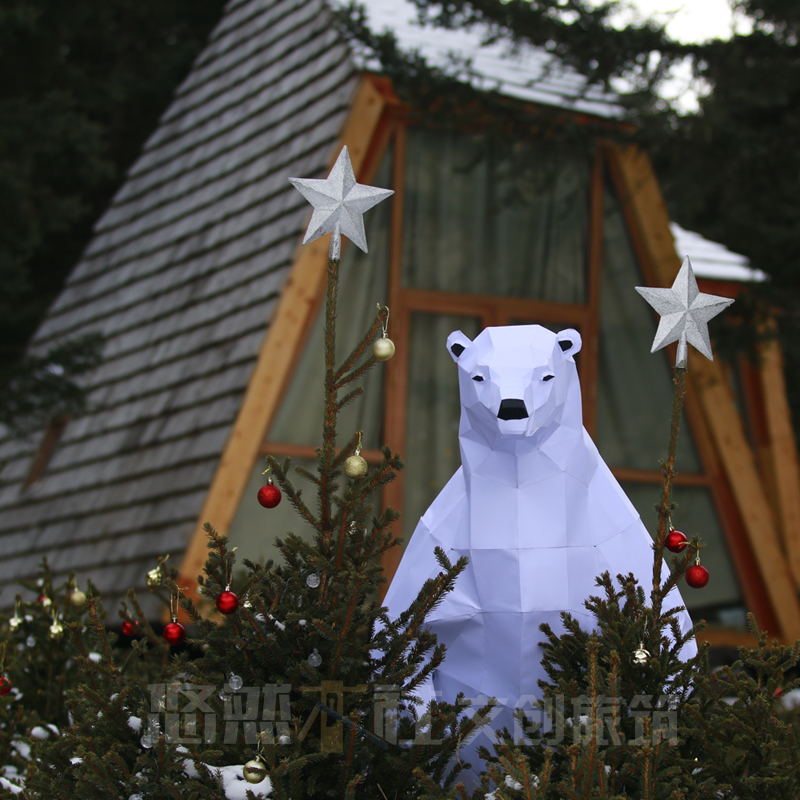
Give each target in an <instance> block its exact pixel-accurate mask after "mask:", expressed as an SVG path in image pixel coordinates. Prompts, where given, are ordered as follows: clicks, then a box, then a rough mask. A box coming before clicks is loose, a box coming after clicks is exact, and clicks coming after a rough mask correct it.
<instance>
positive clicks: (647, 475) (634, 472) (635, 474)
mask: <svg viewBox="0 0 800 800" xmlns="http://www.w3.org/2000/svg"><path fill="white" fill-rule="evenodd" d="M611 474H612V475H613V476H614V477H615V478H616V479H617V480H618V481H626V482H628V483H654V484H660V483H661V473H660V472H658V471H657V470H654V469H653V470H647V469H629V468H627V467H614V468H613V469H612V470H611ZM674 483H675V485H676V486H708V485H709V484H710V483H711V479H710V478H709V476H708V475H703V474H698V473H695V472H679V473H678V474H677V475H676V476H675V481H674Z"/></svg>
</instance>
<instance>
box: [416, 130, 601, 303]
mask: <svg viewBox="0 0 800 800" xmlns="http://www.w3.org/2000/svg"><path fill="white" fill-rule="evenodd" d="M590 165H591V159H590V156H589V155H588V154H587V153H583V152H581V151H577V150H575V149H574V148H572V147H569V146H567V145H564V144H556V143H553V142H541V141H530V142H514V141H510V140H501V141H498V140H497V139H491V138H488V137H481V136H468V135H466V134H462V133H453V132H442V131H430V130H425V129H421V128H412V129H410V130H409V132H408V142H407V147H406V183H405V208H404V214H403V283H404V285H405V286H409V287H413V288H418V289H433V290H437V291H443V292H468V293H471V294H489V295H495V296H501V297H527V298H532V299H536V300H551V301H558V302H563V303H584V302H586V274H587V268H586V264H587V258H586V253H587V246H588V233H589V174H590Z"/></svg>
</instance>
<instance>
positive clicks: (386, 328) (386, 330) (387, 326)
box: [375, 303, 392, 339]
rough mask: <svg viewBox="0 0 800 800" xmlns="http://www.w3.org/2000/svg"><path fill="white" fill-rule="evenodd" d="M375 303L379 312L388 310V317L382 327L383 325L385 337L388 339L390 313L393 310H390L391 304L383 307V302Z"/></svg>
mask: <svg viewBox="0 0 800 800" xmlns="http://www.w3.org/2000/svg"><path fill="white" fill-rule="evenodd" d="M375 305H376V306H377V307H378V312H381V311H383V310H384V309H385V310H386V319H385V320H384V321H383V325H382V327H383V338H384V339H388V338H389V315H390V314H391V313H392V312H391V311H389V306H383V308H381V304H380V303H375Z"/></svg>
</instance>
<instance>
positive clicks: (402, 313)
mask: <svg viewBox="0 0 800 800" xmlns="http://www.w3.org/2000/svg"><path fill="white" fill-rule="evenodd" d="M392 166H393V170H394V174H393V180H392V187H393V188H394V197H393V198H392V230H391V254H390V262H389V308H390V309H391V310H392V316H391V319H390V324H391V326H392V329H391V332H390V334H389V335H390V338H391V339H392V340H393V341H394V343H395V347H396V351H395V355H394V357H393V358H392V359H390V360H389V361H388V362H387V363H386V377H385V382H384V397H385V401H384V408H385V417H384V432H383V436H384V441H385V442H386V444H387V446H388V447H389V448H390V449H391V451H392V452H393V453H403V452H404V451H405V444H406V434H405V431H406V416H407V408H406V403H407V395H408V342H409V335H408V331H409V313H408V310H407V309H404V308H403V306H402V303H401V286H400V285H401V280H402V276H401V272H402V268H403V263H402V259H403V213H404V211H405V174H406V126H405V124H403V123H400V124H398V126H397V131H396V133H395V137H394V164H393V165H392ZM404 489H405V472H403V471H401V472H399V473H398V474H397V477H396V478H395V479H394V480H393V481H392V482H391V483H389V484H387V485H386V486H385V487H384V489H383V495H382V500H383V507H384V508H389V507H392V508H396V509H402V508H403V494H404ZM398 524H402V523H398ZM395 533H396V532H395ZM402 557H403V553H402V550H401V548H399V547H393V548H391V549H390V550H388V551H387V552H385V553H384V554H383V556H382V558H381V565H382V566H383V570H384V577H385V578H386V583H385V584H383V586H382V587H381V591H380V601H381V602H383V598H384V597H385V596H386V592H387V591H388V589H389V584H390V583H391V582H392V578H393V577H394V574H395V572H397V567H398V566H399V564H400V559H401V558H402Z"/></svg>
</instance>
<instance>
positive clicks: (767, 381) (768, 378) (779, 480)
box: [758, 339, 800, 589]
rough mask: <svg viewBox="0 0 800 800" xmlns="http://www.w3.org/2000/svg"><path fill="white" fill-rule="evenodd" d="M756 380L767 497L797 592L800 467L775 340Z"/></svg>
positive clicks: (763, 353) (763, 350)
mask: <svg viewBox="0 0 800 800" xmlns="http://www.w3.org/2000/svg"><path fill="white" fill-rule="evenodd" d="M758 376H759V378H760V383H761V397H762V403H763V417H762V418H763V420H764V422H765V423H766V428H767V437H768V438H767V442H768V447H767V450H766V453H765V455H766V459H765V460H766V461H767V463H768V464H769V467H770V469H769V476H770V478H771V482H772V486H771V489H772V491H771V492H770V494H771V496H772V499H773V504H774V506H775V509H776V513H775V517H776V519H777V521H778V527H779V529H780V533H781V538H782V540H783V546H784V549H785V550H786V554H787V557H788V560H789V568H790V570H791V573H792V576H793V578H794V584H795V588H796V589H800V464H798V456H797V445H796V443H795V438H794V431H793V429H792V420H791V412H790V411H789V402H788V399H787V396H786V380H785V378H784V373H783V354H782V352H781V348H780V345H779V344H778V341H777V339H772V340H770V341H767V342H765V343H764V344H763V345H762V346H761V361H760V363H759V365H758Z"/></svg>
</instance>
